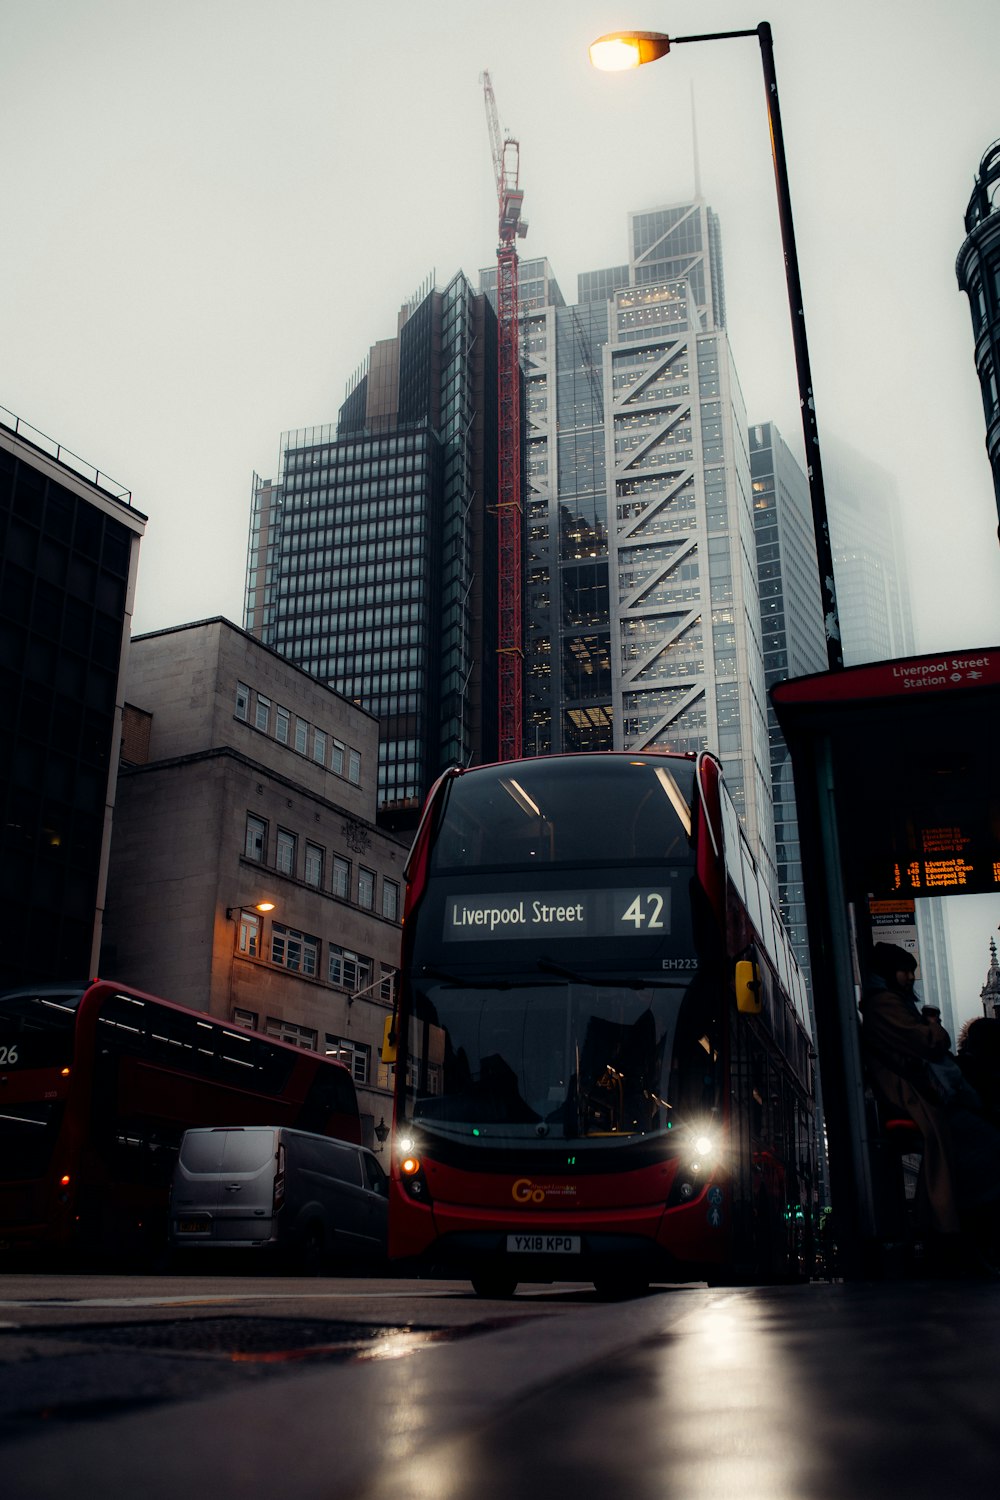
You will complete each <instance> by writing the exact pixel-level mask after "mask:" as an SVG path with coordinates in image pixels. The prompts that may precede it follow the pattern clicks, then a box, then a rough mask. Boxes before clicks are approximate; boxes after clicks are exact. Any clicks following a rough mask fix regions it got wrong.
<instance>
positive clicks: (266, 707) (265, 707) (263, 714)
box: [255, 693, 271, 734]
mask: <svg viewBox="0 0 1000 1500" xmlns="http://www.w3.org/2000/svg"><path fill="white" fill-rule="evenodd" d="M270 718H271V700H270V698H265V697H264V695H263V693H258V694H257V718H256V720H255V723H256V726H257V728H258V729H259V730H260V732H261V734H266V733H267V726H268V722H269V720H270Z"/></svg>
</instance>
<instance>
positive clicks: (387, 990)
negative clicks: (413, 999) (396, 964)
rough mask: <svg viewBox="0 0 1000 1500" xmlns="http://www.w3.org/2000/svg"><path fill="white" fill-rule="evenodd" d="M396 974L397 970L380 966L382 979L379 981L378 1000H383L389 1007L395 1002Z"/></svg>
mask: <svg viewBox="0 0 1000 1500" xmlns="http://www.w3.org/2000/svg"><path fill="white" fill-rule="evenodd" d="M398 973H399V970H398V969H388V968H386V967H385V965H383V966H382V978H381V980H380V981H379V987H378V997H379V999H380V1000H385V1001H386V1002H387V1003H388V1004H389V1005H394V1004H395V1002H396V976H397V974H398Z"/></svg>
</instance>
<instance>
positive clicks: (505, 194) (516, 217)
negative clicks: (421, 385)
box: [482, 73, 528, 760]
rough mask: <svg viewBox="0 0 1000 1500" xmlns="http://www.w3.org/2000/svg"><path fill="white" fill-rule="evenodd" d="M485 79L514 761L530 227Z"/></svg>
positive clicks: (504, 670)
mask: <svg viewBox="0 0 1000 1500" xmlns="http://www.w3.org/2000/svg"><path fill="white" fill-rule="evenodd" d="M482 83H483V89H484V91H485V95H486V119H487V122H488V124H489V129H490V147H491V150H492V153H493V173H494V176H495V178H496V185H497V201H498V205H499V210H500V242H499V244H498V246H497V325H498V329H497V332H498V354H497V377H498V378H497V388H498V389H497V454H498V458H497V480H498V484H497V489H498V494H497V530H498V550H499V579H498V582H499V589H498V595H499V621H498V624H499V632H498V634H499V643H498V660H499V706H500V759H501V760H514V759H516V757H518V756H519V755H521V753H522V745H523V723H524V709H523V701H522V696H523V695H522V687H521V680H522V673H523V661H524V646H523V642H522V627H521V618H522V606H521V514H522V512H521V390H520V374H521V368H520V359H519V351H518V309H517V280H518V261H517V246H516V244H515V241H516V240H517V239H519V238H523V237H524V235H525V234H527V232H528V226H527V224H526V223H525V222H524V220H523V219H522V218H521V206H522V204H523V202H524V192H523V190H522V189H521V188H520V187H519V185H518V178H519V173H520V156H521V148H520V146H519V144H518V142H517V141H515V140H513V139H512V137H511V136H510V134H509V133H506V134H504V135H501V133H500V121H499V118H498V116H497V103H496V98H495V97H494V94H493V85H492V83H491V82H490V75H489V73H484V74H483V76H482Z"/></svg>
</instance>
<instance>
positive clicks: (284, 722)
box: [274, 703, 292, 745]
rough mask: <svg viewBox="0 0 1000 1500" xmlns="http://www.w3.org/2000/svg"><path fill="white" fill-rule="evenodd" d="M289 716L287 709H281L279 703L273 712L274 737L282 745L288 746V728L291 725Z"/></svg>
mask: <svg viewBox="0 0 1000 1500" xmlns="http://www.w3.org/2000/svg"><path fill="white" fill-rule="evenodd" d="M291 718H292V716H291V714H290V713H289V712H288V709H287V708H282V706H281V704H280V703H279V704H278V706H277V708H276V709H275V710H274V737H275V739H276V740H278V741H279V742H280V743H281V744H282V745H287V744H288V726H289V724H290V723H291Z"/></svg>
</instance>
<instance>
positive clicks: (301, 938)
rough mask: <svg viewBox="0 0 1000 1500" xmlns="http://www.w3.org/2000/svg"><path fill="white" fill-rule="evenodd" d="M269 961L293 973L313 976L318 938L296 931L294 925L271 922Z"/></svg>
mask: <svg viewBox="0 0 1000 1500" xmlns="http://www.w3.org/2000/svg"><path fill="white" fill-rule="evenodd" d="M271 962H272V963H273V964H279V965H280V966H281V968H283V969H291V970H292V972H293V973H294V974H309V975H312V976H315V974H316V969H317V966H318V963H319V938H314V937H310V936H309V935H308V933H305V932H297V931H296V930H295V928H294V927H283V926H282V925H281V923H280V922H272V923H271Z"/></svg>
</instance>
